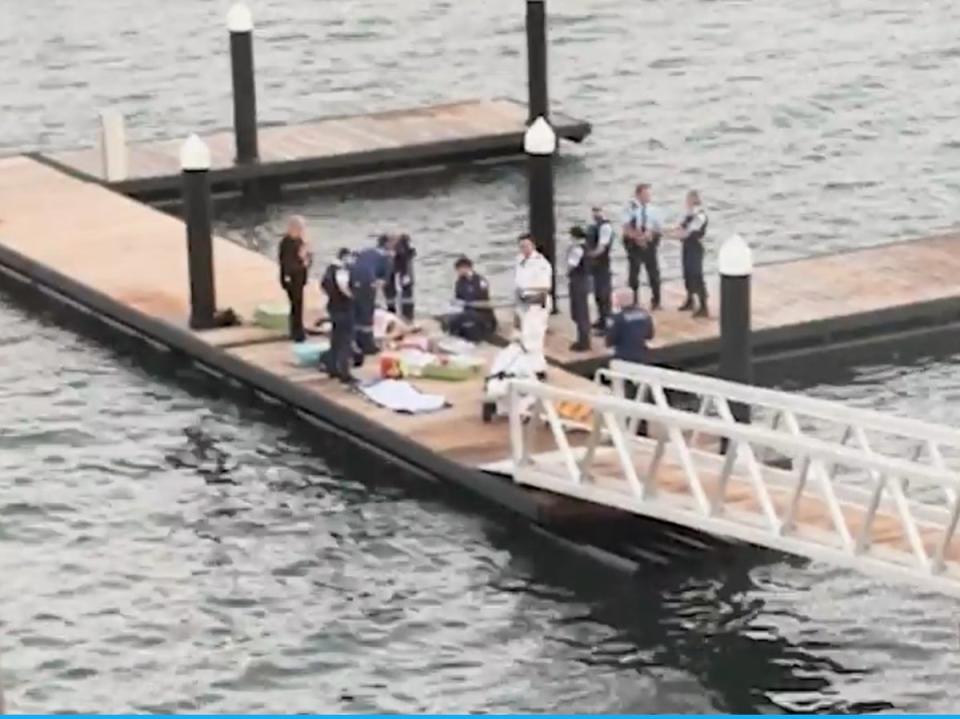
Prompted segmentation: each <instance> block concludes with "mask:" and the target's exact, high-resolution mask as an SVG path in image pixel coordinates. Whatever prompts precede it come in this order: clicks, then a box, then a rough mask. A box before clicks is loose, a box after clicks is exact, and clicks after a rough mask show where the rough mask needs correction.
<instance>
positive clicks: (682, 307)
mask: <svg viewBox="0 0 960 719" xmlns="http://www.w3.org/2000/svg"><path fill="white" fill-rule="evenodd" d="M692 309H693V295H687V301H686V302H684V303H683V304H682V305H680V306H679V307H677V311H678V312H686V311H687V310H692Z"/></svg>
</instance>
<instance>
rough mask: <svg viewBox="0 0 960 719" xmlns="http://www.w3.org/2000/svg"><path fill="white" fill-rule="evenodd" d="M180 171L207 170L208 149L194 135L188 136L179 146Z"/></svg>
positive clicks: (208, 164) (208, 160)
mask: <svg viewBox="0 0 960 719" xmlns="http://www.w3.org/2000/svg"><path fill="white" fill-rule="evenodd" d="M180 169H181V170H209V169H210V148H209V147H207V143H205V142H204V141H203V140H201V139H200V137H199V136H198V135H196V134H194V135H190V137H188V138H187V139H186V140H184V143H183V145H181V146H180Z"/></svg>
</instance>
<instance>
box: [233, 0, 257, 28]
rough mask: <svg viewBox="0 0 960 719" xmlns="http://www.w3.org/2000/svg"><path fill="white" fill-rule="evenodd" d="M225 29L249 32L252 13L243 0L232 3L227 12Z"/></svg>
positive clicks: (251, 24) (251, 26)
mask: <svg viewBox="0 0 960 719" xmlns="http://www.w3.org/2000/svg"><path fill="white" fill-rule="evenodd" d="M227 30H229V31H230V32H251V31H252V30H253V15H252V14H251V13H250V8H249V7H248V6H247V4H246V3H245V2H243V0H240V2H236V3H234V4H233V5H232V6H231V7H230V10H229V11H228V12H227Z"/></svg>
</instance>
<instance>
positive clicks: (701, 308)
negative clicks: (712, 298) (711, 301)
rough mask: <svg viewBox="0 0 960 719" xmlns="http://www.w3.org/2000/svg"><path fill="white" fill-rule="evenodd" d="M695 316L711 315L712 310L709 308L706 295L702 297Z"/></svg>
mask: <svg viewBox="0 0 960 719" xmlns="http://www.w3.org/2000/svg"><path fill="white" fill-rule="evenodd" d="M693 316H694V317H709V316H710V311H709V310H708V309H707V300H706V298H705V297H701V298H700V306H699V307H698V308H697V311H696V312H694V313H693Z"/></svg>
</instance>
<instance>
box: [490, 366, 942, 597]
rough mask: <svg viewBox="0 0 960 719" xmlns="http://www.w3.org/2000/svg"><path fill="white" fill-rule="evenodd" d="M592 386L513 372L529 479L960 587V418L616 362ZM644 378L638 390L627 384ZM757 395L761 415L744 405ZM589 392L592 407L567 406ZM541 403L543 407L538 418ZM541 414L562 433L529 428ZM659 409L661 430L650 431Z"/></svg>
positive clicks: (925, 582) (514, 462) (683, 521)
mask: <svg viewBox="0 0 960 719" xmlns="http://www.w3.org/2000/svg"><path fill="white" fill-rule="evenodd" d="M595 380H596V382H595V385H594V386H593V387H591V388H590V390H587V391H584V390H577V391H573V390H570V389H562V388H558V387H554V386H551V385H549V384H545V383H538V382H526V381H515V382H513V383H512V385H511V414H510V446H511V458H510V459H509V460H507V461H505V462H499V463H497V464H496V465H491V466H490V467H489V468H490V469H492V470H495V471H499V472H503V473H507V474H512V476H513V478H514V480H515V481H516V482H518V483H520V484H523V485H528V486H533V487H538V488H540V489H545V490H549V491H552V492H555V493H558V494H562V495H567V496H572V497H577V498H580V499H583V500H587V501H590V502H595V503H598V504H603V505H608V506H613V507H618V508H620V509H623V510H626V511H629V512H634V513H636V514H640V515H644V516H648V517H653V518H656V519H660V520H663V521H666V522H671V523H675V524H678V525H683V526H686V527H691V528H693V529H696V530H700V531H703V532H706V533H710V534H714V535H718V536H723V537H727V538H732V539H739V540H743V541H746V542H749V543H752V544H755V545H758V546H763V547H769V548H772V549H776V550H780V551H783V552H787V553H790V554H795V555H799V556H803V557H808V558H810V559H815V560H823V561H827V562H831V563H833V564H836V565H841V566H845V567H850V568H853V569H856V570H859V571H862V572H866V573H869V574H873V575H876V576H878V577H881V578H885V579H890V580H900V581H905V582H908V583H911V584H913V585H917V586H922V587H926V588H931V589H935V590H937V591H940V592H944V593H946V594H950V595H954V596H960V541H958V540H957V536H956V535H957V524H958V518H960V472H958V469H957V467H958V464H960V432H958V431H956V430H954V429H952V428H949V427H944V426H940V425H936V424H932V423H929V422H922V421H918V420H912V419H904V418H899V417H893V416H888V415H886V414H883V413H879V412H875V411H870V410H864V409H857V408H853V407H849V406H845V405H842V404H839V403H835V402H829V401H825V400H819V399H814V398H810V397H805V396H801V395H797V394H792V393H787V392H781V391H776V390H771V389H764V388H758V387H752V386H748V385H742V384H736V383H732V382H726V381H723V380H718V379H715V378H710V377H704V376H699V375H693V374H687V373H682V372H676V371H672V370H666V369H661V368H656V367H649V366H644V365H635V364H629V363H623V362H613V363H612V364H611V367H610V369H608V370H600V371H599V372H598V373H597V375H596V377H595ZM631 385H633V386H635V387H636V388H637V390H638V391H637V393H636V397H637V399H629V398H628V394H627V389H628V388H629V387H630V386H631ZM737 404H739V405H745V406H746V407H748V408H749V410H750V412H751V415H752V417H753V421H752V423H749V424H747V423H742V422H737V421H736V420H735V419H734V416H735V414H736V415H737V416H740V415H739V412H735V411H734V410H735V409H736V405H737ZM571 405H580V406H581V410H582V411H581V412H580V413H579V416H580V417H582V418H583V419H582V420H580V421H577V422H571V421H568V420H563V419H562V417H563V416H570V412H569V411H561V410H562V409H564V408H565V407H566V408H569V406H571ZM530 417H533V418H534V420H533V421H528V418H530ZM541 422H542V423H543V424H544V425H546V427H547V428H548V429H549V434H550V435H551V437H552V446H550V447H548V448H547V449H546V451H544V447H543V442H542V438H541V441H540V443H539V444H538V445H537V449H534V448H533V445H532V444H531V442H530V439H531V438H532V437H533V436H534V434H535V431H536V430H535V428H536V427H538V426H540V425H541ZM642 423H645V424H646V426H647V434H648V435H649V436H640V435H638V434H637V428H638V427H639V426H642Z"/></svg>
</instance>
